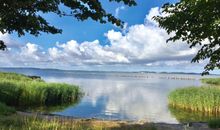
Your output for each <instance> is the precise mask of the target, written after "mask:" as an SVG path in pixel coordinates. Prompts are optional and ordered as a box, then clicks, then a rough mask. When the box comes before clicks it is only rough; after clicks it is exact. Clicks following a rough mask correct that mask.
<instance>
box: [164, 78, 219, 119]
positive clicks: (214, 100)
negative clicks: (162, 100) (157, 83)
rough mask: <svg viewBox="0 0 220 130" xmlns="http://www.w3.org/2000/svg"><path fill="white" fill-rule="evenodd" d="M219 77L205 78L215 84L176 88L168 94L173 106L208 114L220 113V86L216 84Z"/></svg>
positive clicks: (205, 80) (204, 80)
mask: <svg viewBox="0 0 220 130" xmlns="http://www.w3.org/2000/svg"><path fill="white" fill-rule="evenodd" d="M218 80H219V79H203V82H206V83H207V84H210V85H211V84H215V86H202V87H188V88H181V89H176V90H174V91H173V92H171V93H170V94H169V96H168V99H169V104H170V105H171V106H172V107H177V108H182V109H187V110H190V111H200V112H205V113H208V114H210V115H211V114H214V115H215V114H218V113H220V87H219V86H216V83H217V82H219V81H218Z"/></svg>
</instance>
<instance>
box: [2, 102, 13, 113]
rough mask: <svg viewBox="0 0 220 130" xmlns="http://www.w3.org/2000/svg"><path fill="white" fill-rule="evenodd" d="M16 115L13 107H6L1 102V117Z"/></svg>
mask: <svg viewBox="0 0 220 130" xmlns="http://www.w3.org/2000/svg"><path fill="white" fill-rule="evenodd" d="M13 113H15V109H14V108H12V107H8V106H6V105H5V104H4V103H1V102H0V115H10V114H13Z"/></svg>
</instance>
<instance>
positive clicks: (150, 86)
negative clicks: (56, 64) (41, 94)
mask: <svg viewBox="0 0 220 130" xmlns="http://www.w3.org/2000/svg"><path fill="white" fill-rule="evenodd" d="M0 70H1V69H0ZM1 71H3V70H1ZM4 71H15V72H19V73H24V74H28V75H39V76H41V77H42V78H43V79H44V80H46V81H48V82H65V83H69V84H76V85H79V86H80V88H81V89H82V90H83V91H84V93H85V96H84V97H83V98H82V99H81V101H80V102H79V103H78V104H77V105H75V106H69V107H67V108H66V109H64V110H62V111H57V112H54V113H55V114H59V115H64V116H72V117H79V118H99V119H110V120H146V121H152V122H166V123H178V121H177V119H176V118H175V117H174V116H172V114H171V113H170V110H169V109H168V106H167V95H168V94H169V92H170V91H172V90H174V89H176V88H181V87H186V86H199V85H201V83H200V81H199V78H200V76H199V75H186V74H155V73H119V72H83V71H60V70H38V69H13V70H5V69H4Z"/></svg>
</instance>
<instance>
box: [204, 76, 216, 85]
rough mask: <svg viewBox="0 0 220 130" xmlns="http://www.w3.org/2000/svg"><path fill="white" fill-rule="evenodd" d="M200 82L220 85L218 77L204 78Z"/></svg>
mask: <svg viewBox="0 0 220 130" xmlns="http://www.w3.org/2000/svg"><path fill="white" fill-rule="evenodd" d="M202 82H203V83H205V84H209V85H217V86H218V85H219V86H220V78H204V79H202Z"/></svg>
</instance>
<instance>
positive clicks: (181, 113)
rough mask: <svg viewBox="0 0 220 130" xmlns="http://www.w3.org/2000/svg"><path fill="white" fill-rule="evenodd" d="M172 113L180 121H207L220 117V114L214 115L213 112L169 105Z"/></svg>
mask: <svg viewBox="0 0 220 130" xmlns="http://www.w3.org/2000/svg"><path fill="white" fill-rule="evenodd" d="M169 110H170V112H171V115H172V116H173V117H175V118H176V119H177V120H178V121H179V122H181V123H186V122H207V121H209V120H213V119H219V118H220V115H213V114H211V113H202V112H192V111H187V110H182V109H177V108H173V107H169Z"/></svg>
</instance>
